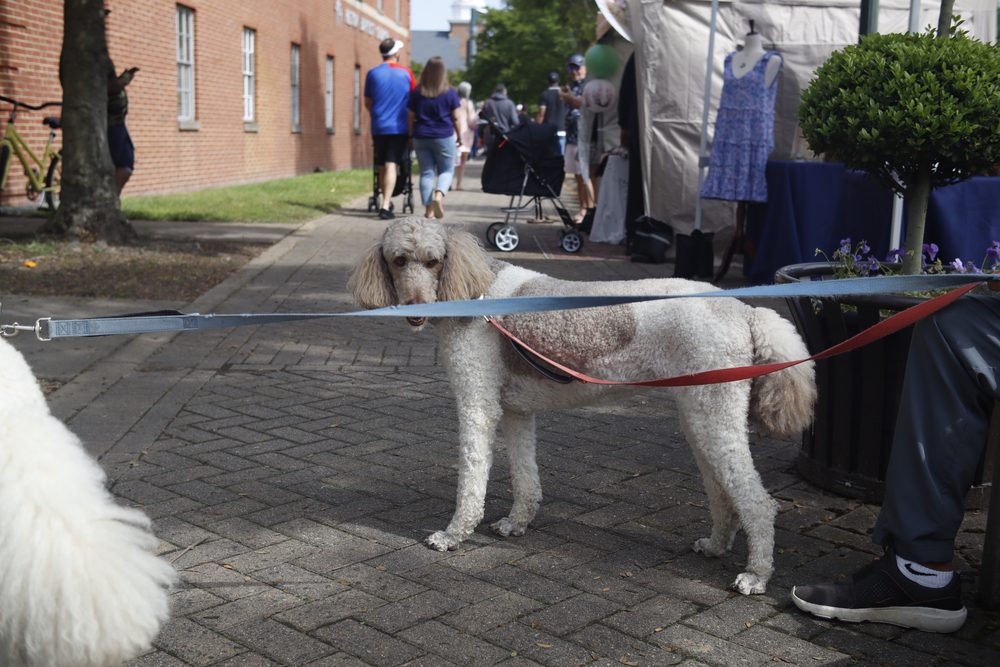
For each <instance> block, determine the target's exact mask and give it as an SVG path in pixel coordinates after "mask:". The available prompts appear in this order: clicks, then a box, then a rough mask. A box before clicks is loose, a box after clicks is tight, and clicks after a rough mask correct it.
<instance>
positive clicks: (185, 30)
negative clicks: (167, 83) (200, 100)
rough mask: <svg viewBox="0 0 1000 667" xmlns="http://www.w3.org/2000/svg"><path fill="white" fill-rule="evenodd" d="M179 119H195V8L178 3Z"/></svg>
mask: <svg viewBox="0 0 1000 667" xmlns="http://www.w3.org/2000/svg"><path fill="white" fill-rule="evenodd" d="M177 120H179V121H193V120H194V10H193V9H191V8H190V7H185V6H183V5H177Z"/></svg>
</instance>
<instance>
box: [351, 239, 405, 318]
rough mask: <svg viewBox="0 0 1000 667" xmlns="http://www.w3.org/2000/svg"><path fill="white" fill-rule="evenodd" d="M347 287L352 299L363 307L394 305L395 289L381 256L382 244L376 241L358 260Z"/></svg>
mask: <svg viewBox="0 0 1000 667" xmlns="http://www.w3.org/2000/svg"><path fill="white" fill-rule="evenodd" d="M347 289H349V290H351V293H352V294H353V295H354V300H355V301H356V302H357V303H358V305H360V306H361V307H363V308H385V307H386V306H394V305H396V289H395V288H394V287H393V286H392V276H390V275H389V268H388V267H387V266H386V265H385V260H384V259H383V258H382V244H381V243H376V244H375V245H373V246H372V247H371V248H369V249H368V252H366V253H365V256H364V257H362V258H361V261H360V262H358V265H357V267H355V269H354V273H352V274H351V278H350V280H348V281H347Z"/></svg>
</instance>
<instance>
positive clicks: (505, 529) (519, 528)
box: [490, 516, 528, 537]
mask: <svg viewBox="0 0 1000 667" xmlns="http://www.w3.org/2000/svg"><path fill="white" fill-rule="evenodd" d="M490 528H492V529H493V532H494V533H496V534H497V535H502V536H504V537H510V536H511V535H513V536H514V537H520V536H521V535H524V532H525V531H526V530H528V525H527V524H521V523H518V522H516V521H514V520H513V519H511V518H510V517H509V516H505V517H504V518H502V519H500V520H499V521H497V522H496V523H494V524H493V525H491V526H490Z"/></svg>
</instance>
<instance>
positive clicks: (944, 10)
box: [937, 0, 955, 38]
mask: <svg viewBox="0 0 1000 667" xmlns="http://www.w3.org/2000/svg"><path fill="white" fill-rule="evenodd" d="M954 9H955V0H941V11H940V13H938V25H937V36H938V37H942V38H944V37H951V15H952V13H953V11H954Z"/></svg>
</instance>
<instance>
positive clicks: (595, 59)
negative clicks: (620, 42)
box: [584, 44, 618, 79]
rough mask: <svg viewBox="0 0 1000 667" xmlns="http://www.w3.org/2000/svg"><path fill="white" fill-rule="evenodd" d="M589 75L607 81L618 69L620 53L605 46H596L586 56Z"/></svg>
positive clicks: (588, 50)
mask: <svg viewBox="0 0 1000 667" xmlns="http://www.w3.org/2000/svg"><path fill="white" fill-rule="evenodd" d="M584 60H585V61H586V63H587V74H589V75H590V76H591V77H593V78H597V79H607V78H610V77H611V76H613V75H614V73H615V71H616V70H617V69H618V52H617V51H615V50H614V49H613V48H612V47H610V46H607V45H605V44H594V45H593V46H592V47H590V48H589V49H587V53H586V55H585V56H584Z"/></svg>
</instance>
